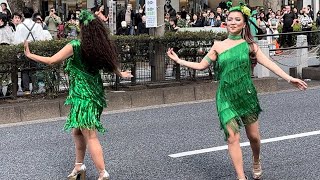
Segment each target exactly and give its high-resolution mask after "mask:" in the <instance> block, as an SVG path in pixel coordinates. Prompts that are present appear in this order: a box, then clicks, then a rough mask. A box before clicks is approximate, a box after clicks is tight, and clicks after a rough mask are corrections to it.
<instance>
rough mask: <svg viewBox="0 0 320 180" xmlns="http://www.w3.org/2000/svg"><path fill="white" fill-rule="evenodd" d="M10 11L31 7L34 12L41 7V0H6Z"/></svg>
mask: <svg viewBox="0 0 320 180" xmlns="http://www.w3.org/2000/svg"><path fill="white" fill-rule="evenodd" d="M8 4H9V7H10V8H11V11H12V12H22V9H23V7H32V8H33V10H34V12H38V11H39V10H40V8H41V0H8Z"/></svg>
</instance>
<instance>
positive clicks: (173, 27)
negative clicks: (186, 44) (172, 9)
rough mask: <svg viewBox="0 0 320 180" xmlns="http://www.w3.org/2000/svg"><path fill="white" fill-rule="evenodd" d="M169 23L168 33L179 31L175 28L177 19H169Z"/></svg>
mask: <svg viewBox="0 0 320 180" xmlns="http://www.w3.org/2000/svg"><path fill="white" fill-rule="evenodd" d="M169 23H170V29H169V32H177V31H178V30H179V27H178V26H177V18H176V17H171V18H170V22H169Z"/></svg>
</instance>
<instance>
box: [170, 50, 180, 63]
mask: <svg viewBox="0 0 320 180" xmlns="http://www.w3.org/2000/svg"><path fill="white" fill-rule="evenodd" d="M167 55H168V56H169V58H170V59H172V60H173V61H175V62H176V63H177V62H178V61H179V59H180V58H179V56H178V55H177V54H176V53H175V52H174V51H173V48H169V49H168V51H167Z"/></svg>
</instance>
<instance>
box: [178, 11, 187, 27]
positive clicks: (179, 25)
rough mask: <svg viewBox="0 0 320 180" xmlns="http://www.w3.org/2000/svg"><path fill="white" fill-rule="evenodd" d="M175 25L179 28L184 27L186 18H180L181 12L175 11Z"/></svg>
mask: <svg viewBox="0 0 320 180" xmlns="http://www.w3.org/2000/svg"><path fill="white" fill-rule="evenodd" d="M177 26H178V27H179V28H184V27H186V26H187V25H186V20H185V19H182V18H181V12H177Z"/></svg>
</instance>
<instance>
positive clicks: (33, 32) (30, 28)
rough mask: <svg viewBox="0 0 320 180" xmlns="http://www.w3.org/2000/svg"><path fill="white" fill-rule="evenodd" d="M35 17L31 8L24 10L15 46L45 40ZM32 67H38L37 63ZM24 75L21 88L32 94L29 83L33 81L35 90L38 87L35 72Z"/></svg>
mask: <svg viewBox="0 0 320 180" xmlns="http://www.w3.org/2000/svg"><path fill="white" fill-rule="evenodd" d="M32 15H33V9H32V8H29V7H25V8H24V9H23V16H24V18H25V19H24V21H23V22H22V23H21V24H19V25H18V26H17V28H16V32H15V34H14V40H13V43H14V44H20V43H23V42H24V41H26V40H27V41H39V40H44V36H43V29H42V27H41V25H40V24H37V23H35V22H34V21H33V20H32V19H31V18H32ZM30 66H31V67H36V64H35V63H30ZM21 74H22V82H21V88H22V91H23V92H25V93H26V94H29V93H30V89H29V83H30V79H31V81H32V86H33V90H37V88H38V85H37V83H36V76H35V73H34V72H31V71H29V70H25V71H22V72H21Z"/></svg>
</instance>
